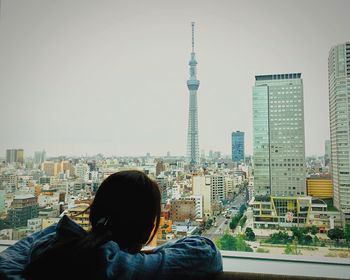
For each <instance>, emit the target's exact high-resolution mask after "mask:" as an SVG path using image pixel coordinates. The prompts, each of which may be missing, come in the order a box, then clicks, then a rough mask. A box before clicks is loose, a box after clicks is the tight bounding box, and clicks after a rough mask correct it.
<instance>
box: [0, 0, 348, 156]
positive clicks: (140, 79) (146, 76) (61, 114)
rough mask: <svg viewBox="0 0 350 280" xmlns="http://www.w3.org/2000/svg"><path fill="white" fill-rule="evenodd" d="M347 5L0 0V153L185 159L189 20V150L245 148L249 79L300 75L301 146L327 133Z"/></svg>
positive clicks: (317, 0)
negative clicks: (333, 55) (194, 88)
mask: <svg viewBox="0 0 350 280" xmlns="http://www.w3.org/2000/svg"><path fill="white" fill-rule="evenodd" d="M349 11H350V1H347V0H344V1H340V0H329V1H321V0H312V1H311V0H309V1H301V0H299V1H281V0H276V1H262V0H256V1H247V0H244V1H233V0H231V1H214V0H212V1H204V0H198V1H195V0H192V1H182V0H177V1H165V0H159V1H141V0H140V1H130V0H127V1H97V0H96V1H87V0H74V1H73V0H65V1H62V0H61V1H57V0H30V1H28V0H22V1H18V0H2V1H1V17H0V95H1V106H0V138H1V140H0V156H1V155H5V150H6V149H8V148H23V149H24V150H25V154H26V155H27V156H32V155H33V153H34V151H35V150H41V149H45V150H46V151H47V154H48V155H49V156H54V155H77V156H79V155H85V154H88V155H93V154H96V153H103V154H105V155H119V156H123V155H145V154H146V153H147V152H150V153H151V155H165V154H166V153H167V152H168V151H169V152H170V153H171V154H172V155H185V153H186V139H187V121H188V95H189V94H188V90H187V86H186V80H187V79H188V77H189V75H188V60H189V58H190V52H191V21H195V22H196V35H195V37H196V39H195V40H196V42H195V45H196V46H195V49H196V54H197V60H198V79H199V80H200V82H201V84H200V87H199V90H198V121H199V146H200V150H202V149H204V150H205V152H206V153H208V151H209V150H218V151H221V152H222V153H223V154H230V146H231V132H232V131H236V130H241V131H244V132H245V133H246V152H247V153H248V154H251V153H252V87H253V85H254V76H255V75H260V74H271V73H289V72H301V73H302V77H303V81H304V99H305V103H304V110H305V141H306V154H307V155H313V154H318V155H321V154H323V153H324V141H325V140H326V139H328V138H329V113H328V80H327V59H328V52H329V49H330V48H331V47H332V46H334V45H336V44H339V43H344V42H346V41H350V30H349V26H350V16H349Z"/></svg>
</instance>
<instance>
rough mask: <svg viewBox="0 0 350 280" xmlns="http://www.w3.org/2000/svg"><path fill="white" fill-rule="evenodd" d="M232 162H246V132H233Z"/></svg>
mask: <svg viewBox="0 0 350 280" xmlns="http://www.w3.org/2000/svg"><path fill="white" fill-rule="evenodd" d="M231 139H232V161H234V162H244V132H242V131H236V132H232V135H231Z"/></svg>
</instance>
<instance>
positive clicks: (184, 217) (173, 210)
mask: <svg viewBox="0 0 350 280" xmlns="http://www.w3.org/2000/svg"><path fill="white" fill-rule="evenodd" d="M170 219H171V220H172V221H173V222H185V221H195V220H196V200H195V198H190V197H184V198H179V199H175V200H172V201H171V206H170Z"/></svg>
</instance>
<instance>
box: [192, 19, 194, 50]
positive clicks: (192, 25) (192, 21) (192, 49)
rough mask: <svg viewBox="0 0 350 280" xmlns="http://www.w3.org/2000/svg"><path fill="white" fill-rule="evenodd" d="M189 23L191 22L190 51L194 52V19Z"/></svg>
mask: <svg viewBox="0 0 350 280" xmlns="http://www.w3.org/2000/svg"><path fill="white" fill-rule="evenodd" d="M191 24H192V52H194V21H192V22H191Z"/></svg>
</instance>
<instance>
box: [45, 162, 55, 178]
mask: <svg viewBox="0 0 350 280" xmlns="http://www.w3.org/2000/svg"><path fill="white" fill-rule="evenodd" d="M55 166H56V164H55V162H53V161H45V162H43V163H42V164H41V170H42V171H43V172H44V173H45V175H46V176H56V175H57V170H56V168H55Z"/></svg>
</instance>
